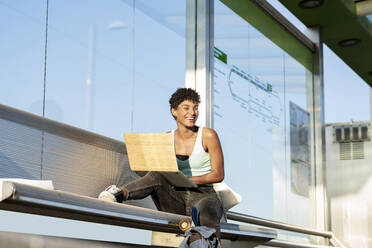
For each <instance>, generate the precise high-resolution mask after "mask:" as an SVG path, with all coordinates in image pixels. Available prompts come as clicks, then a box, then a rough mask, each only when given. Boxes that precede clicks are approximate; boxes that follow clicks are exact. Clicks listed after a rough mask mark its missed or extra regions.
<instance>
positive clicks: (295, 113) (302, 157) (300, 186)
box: [289, 102, 311, 197]
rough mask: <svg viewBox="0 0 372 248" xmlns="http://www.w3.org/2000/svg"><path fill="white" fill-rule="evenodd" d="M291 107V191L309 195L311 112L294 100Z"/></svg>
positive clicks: (290, 104)
mask: <svg viewBox="0 0 372 248" xmlns="http://www.w3.org/2000/svg"><path fill="white" fill-rule="evenodd" d="M289 108H290V110H289V111H290V142H291V143H290V147H291V191H292V192H293V193H295V194H298V195H301V196H305V197H309V185H310V178H311V174H310V173H311V170H310V168H311V167H310V147H309V113H308V112H307V111H306V110H304V109H302V108H301V107H299V106H298V105H296V104H295V103H293V102H290V103H289Z"/></svg>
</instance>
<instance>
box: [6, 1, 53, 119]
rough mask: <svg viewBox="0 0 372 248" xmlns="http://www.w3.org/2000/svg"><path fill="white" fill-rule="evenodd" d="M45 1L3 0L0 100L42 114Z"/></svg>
mask: <svg viewBox="0 0 372 248" xmlns="http://www.w3.org/2000/svg"><path fill="white" fill-rule="evenodd" d="M45 15H46V4H45V1H43V0H36V1H26V0H23V1H22V0H1V1H0V30H2V32H1V36H0V54H1V56H0V67H1V71H2V73H0V104H4V105H8V106H11V107H15V108H18V109H21V110H24V111H27V112H31V113H34V114H38V115H42V112H43V72H44V45H45Z"/></svg>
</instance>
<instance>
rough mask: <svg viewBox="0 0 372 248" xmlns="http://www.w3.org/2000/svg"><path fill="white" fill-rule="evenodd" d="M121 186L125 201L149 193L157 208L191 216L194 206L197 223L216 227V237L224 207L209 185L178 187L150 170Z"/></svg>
mask: <svg viewBox="0 0 372 248" xmlns="http://www.w3.org/2000/svg"><path fill="white" fill-rule="evenodd" d="M124 187H125V188H126V189H127V191H128V200H138V199H143V198H145V197H147V196H149V195H151V197H152V199H153V201H154V203H155V205H156V207H157V208H158V210H160V211H164V212H168V213H174V214H180V215H187V216H191V209H192V207H196V209H197V210H198V213H199V223H200V225H202V226H207V227H212V228H215V229H216V230H217V235H218V236H219V229H220V228H219V223H220V219H221V217H222V215H223V209H222V205H221V202H220V200H219V199H218V197H217V194H216V192H215V191H214V189H213V187H212V186H199V187H198V188H195V189H193V188H177V187H174V186H172V185H170V184H169V183H168V181H167V180H166V179H165V178H164V177H163V176H162V175H161V174H159V173H157V172H149V173H147V174H146V175H145V176H144V177H142V178H139V179H137V180H135V181H133V182H131V183H129V184H127V185H125V186H124Z"/></svg>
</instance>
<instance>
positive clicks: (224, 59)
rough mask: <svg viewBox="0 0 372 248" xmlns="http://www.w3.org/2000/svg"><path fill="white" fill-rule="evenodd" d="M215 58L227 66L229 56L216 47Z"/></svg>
mask: <svg viewBox="0 0 372 248" xmlns="http://www.w3.org/2000/svg"><path fill="white" fill-rule="evenodd" d="M214 57H216V58H217V59H219V60H221V61H222V62H224V63H225V64H227V54H226V53H224V52H222V51H221V50H220V49H218V48H217V47H214Z"/></svg>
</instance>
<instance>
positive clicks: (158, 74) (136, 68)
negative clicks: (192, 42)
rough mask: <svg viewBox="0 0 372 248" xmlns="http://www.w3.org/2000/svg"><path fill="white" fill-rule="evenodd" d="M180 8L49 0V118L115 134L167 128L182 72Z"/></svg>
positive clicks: (182, 13)
mask: <svg viewBox="0 0 372 248" xmlns="http://www.w3.org/2000/svg"><path fill="white" fill-rule="evenodd" d="M185 6H186V4H185V3H184V1H177V2H174V1H169V0H164V1H160V2H156V3H155V2H149V1H138V0H137V1H129V0H126V1H110V2H109V3H106V2H102V1H98V0H97V1H90V2H89V4H87V3H86V2H85V1H53V0H51V1H50V8H49V14H50V21H49V25H50V28H49V33H50V35H49V42H48V48H49V49H48V71H47V72H48V76H47V91H46V99H47V104H46V117H48V118H51V119H55V120H58V121H62V122H65V123H68V124H72V125H74V126H77V127H81V128H85V129H88V130H91V131H94V132H98V133H100V134H103V135H106V136H109V137H112V138H116V139H119V140H121V139H122V135H123V133H124V132H130V131H151V132H162V131H167V130H169V129H170V128H171V127H172V123H173V121H172V118H171V116H170V114H169V107H168V97H169V96H170V94H171V93H172V92H173V91H174V90H175V89H176V88H177V87H183V85H184V78H185V23H186V21H185V16H186V10H185ZM62 92H63V93H62ZM155 120H156V121H155Z"/></svg>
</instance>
